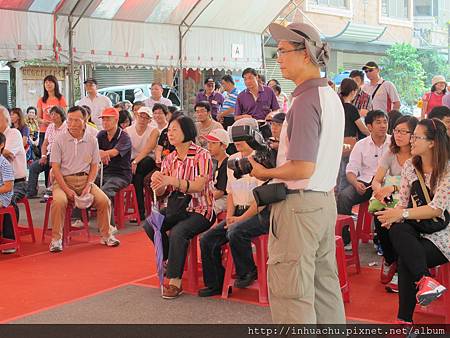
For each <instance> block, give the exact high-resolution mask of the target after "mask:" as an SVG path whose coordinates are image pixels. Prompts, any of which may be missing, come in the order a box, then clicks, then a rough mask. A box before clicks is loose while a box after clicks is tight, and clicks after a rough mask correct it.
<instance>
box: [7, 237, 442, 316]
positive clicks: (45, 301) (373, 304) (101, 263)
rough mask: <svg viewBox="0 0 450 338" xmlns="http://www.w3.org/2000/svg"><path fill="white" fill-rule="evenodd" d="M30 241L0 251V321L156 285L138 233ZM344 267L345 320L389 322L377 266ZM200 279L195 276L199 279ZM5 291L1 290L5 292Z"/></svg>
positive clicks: (251, 298) (390, 308) (252, 294)
mask: <svg viewBox="0 0 450 338" xmlns="http://www.w3.org/2000/svg"><path fill="white" fill-rule="evenodd" d="M37 235H38V236H37V242H36V243H35V244H31V241H30V240H29V239H28V238H24V239H23V247H22V249H23V250H22V257H17V255H10V256H6V255H0V271H1V272H2V277H1V279H0V290H3V293H2V297H1V298H0V323H2V322H3V323H4V322H8V321H11V320H13V319H15V318H19V317H23V316H26V315H29V314H32V313H35V312H40V311H43V310H45V309H47V308H51V307H55V306H58V305H61V304H64V303H68V302H71V301H75V300H77V299H82V298H86V297H89V296H93V295H95V294H97V293H101V292H105V291H108V290H111V289H114V288H117V287H119V286H122V285H129V284H134V285H141V286H147V287H158V279H157V277H156V276H155V271H156V268H155V263H154V253H153V249H152V246H151V245H150V244H149V241H148V238H147V237H146V235H145V233H144V232H137V233H132V234H127V235H121V236H118V237H119V239H121V242H122V243H121V245H120V246H119V247H117V248H107V247H105V246H102V245H100V244H98V238H97V236H92V237H91V239H92V241H91V243H86V242H83V240H84V238H79V239H78V238H75V239H74V241H73V245H71V246H69V247H68V248H66V249H65V250H64V252H63V253H62V254H50V253H49V252H48V243H46V244H40V233H38V234H37ZM353 271H354V270H353V269H352V268H350V269H349V278H350V297H351V299H350V303H349V304H346V305H345V309H346V315H347V319H349V320H358V321H363V322H375V323H392V322H393V321H394V320H395V315H396V311H397V295H396V294H388V293H386V292H385V290H384V286H383V285H382V284H380V283H379V281H378V278H379V270H378V269H372V268H363V269H362V271H361V273H360V274H359V275H357V274H356V273H354V272H353ZM199 282H200V283H201V274H200V280H199ZM5 290H6V291H5ZM257 299H258V296H257V291H256V290H240V289H233V293H232V295H231V296H230V297H229V300H230V301H238V302H246V303H253V304H257ZM415 321H416V322H417V323H428V324H431V323H443V322H444V319H443V317H438V316H431V315H425V314H416V315H415Z"/></svg>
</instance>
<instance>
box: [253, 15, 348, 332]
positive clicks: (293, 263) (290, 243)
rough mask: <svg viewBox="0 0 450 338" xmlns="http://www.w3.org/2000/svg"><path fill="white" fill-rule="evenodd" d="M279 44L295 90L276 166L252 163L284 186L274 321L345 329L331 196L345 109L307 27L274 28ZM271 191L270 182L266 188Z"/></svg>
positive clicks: (271, 277)
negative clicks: (323, 69) (322, 72)
mask: <svg viewBox="0 0 450 338" xmlns="http://www.w3.org/2000/svg"><path fill="white" fill-rule="evenodd" d="M269 29H270V33H271V34H272V37H273V38H274V39H275V40H276V41H278V50H277V55H278V59H277V62H278V63H279V64H280V69H281V72H282V74H283V76H284V77H285V78H286V79H289V80H292V81H293V82H295V84H296V85H297V87H296V89H295V91H294V92H293V94H292V95H293V101H292V105H291V108H290V109H289V111H288V112H287V114H286V119H285V121H284V123H283V127H282V129H281V135H280V144H279V146H278V156H277V165H276V167H275V168H271V169H268V168H265V167H263V166H262V165H260V164H259V163H256V162H255V161H254V160H253V159H252V158H250V162H251V164H252V166H253V171H252V172H251V174H252V175H254V176H256V177H258V178H259V179H261V180H268V179H271V178H273V179H274V180H273V182H270V183H282V184H284V185H285V186H286V187H287V190H286V192H287V195H286V198H285V199H278V202H276V203H272V211H271V224H270V230H269V259H268V262H267V264H268V271H267V275H268V286H269V301H270V310H271V312H272V320H273V322H274V323H277V324H280V323H291V324H296V323H302V324H344V323H345V313H344V304H343V302H342V295H341V290H340V286H339V279H338V275H337V266H336V256H335V252H336V247H335V236H334V228H335V223H336V216H337V212H336V201H335V197H334V193H333V189H334V186H335V184H336V178H337V174H338V170H339V165H340V159H341V149H342V145H343V140H344V109H343V107H342V104H340V99H339V97H338V96H337V94H336V93H335V92H334V91H333V89H332V88H331V87H330V86H328V83H327V80H326V79H324V78H321V77H320V67H324V66H325V65H326V63H327V62H328V59H329V49H328V46H327V44H326V43H324V42H322V41H321V40H320V35H319V33H318V32H317V31H316V30H315V29H314V28H313V27H311V26H309V25H307V24H304V23H293V24H290V25H289V26H287V27H284V26H281V25H279V24H275V23H273V24H271V25H270V26H269ZM268 187H269V188H270V184H269V185H268Z"/></svg>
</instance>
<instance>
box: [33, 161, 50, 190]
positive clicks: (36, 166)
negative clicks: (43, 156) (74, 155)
mask: <svg viewBox="0 0 450 338" xmlns="http://www.w3.org/2000/svg"><path fill="white" fill-rule="evenodd" d="M43 171H45V172H46V175H48V172H50V158H48V159H47V163H46V164H44V165H42V164H40V163H39V160H36V161H34V162H33V163H32V164H31V166H30V171H29V176H28V196H29V197H33V196H36V195H37V193H38V189H37V186H38V179H39V174H40V173H41V172H43Z"/></svg>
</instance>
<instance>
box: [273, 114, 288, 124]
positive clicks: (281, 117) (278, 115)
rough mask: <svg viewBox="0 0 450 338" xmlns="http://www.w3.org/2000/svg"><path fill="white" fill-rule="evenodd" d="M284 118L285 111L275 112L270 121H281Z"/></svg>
mask: <svg viewBox="0 0 450 338" xmlns="http://www.w3.org/2000/svg"><path fill="white" fill-rule="evenodd" d="M285 118H286V114H285V113H277V114H275V115H274V116H273V117H272V122H275V123H283V122H284V120H285Z"/></svg>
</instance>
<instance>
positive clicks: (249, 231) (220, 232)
mask: <svg viewBox="0 0 450 338" xmlns="http://www.w3.org/2000/svg"><path fill="white" fill-rule="evenodd" d="M267 209H268V208H265V209H264V210H263V211H262V212H261V213H262V215H261V217H266V218H268V217H269V211H268V210H267ZM242 213H243V212H241V213H236V214H235V215H236V216H239V215H241V214H242ZM224 225H225V221H223V222H221V223H219V224H218V225H216V226H215V227H213V228H212V229H210V230H209V231H207V232H206V233H205V234H203V235H202V237H201V238H200V248H201V252H202V265H203V281H204V282H205V285H206V286H207V287H210V288H212V289H221V288H222V285H223V278H224V275H225V269H224V267H223V266H222V246H223V245H224V244H225V243H227V242H229V243H230V249H231V254H232V256H233V262H234V265H235V267H236V274H237V275H238V276H239V277H244V276H245V275H246V274H248V273H250V272H253V271H255V270H256V265H255V262H254V260H253V252H252V242H251V240H252V238H254V237H258V236H260V235H262V234H267V233H268V232H269V226H268V222H262V223H261V221H260V218H259V216H258V215H255V216H252V217H250V218H248V219H246V220H244V221H242V222H239V223H236V224H234V225H233V226H232V228H231V229H229V230H227V229H225V228H224Z"/></svg>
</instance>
